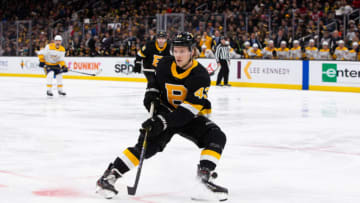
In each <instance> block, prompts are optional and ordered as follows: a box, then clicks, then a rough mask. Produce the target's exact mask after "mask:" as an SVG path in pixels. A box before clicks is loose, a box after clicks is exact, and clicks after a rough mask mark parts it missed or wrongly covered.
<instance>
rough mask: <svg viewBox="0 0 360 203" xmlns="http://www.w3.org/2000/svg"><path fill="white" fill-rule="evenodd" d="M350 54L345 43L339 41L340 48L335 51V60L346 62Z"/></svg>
mask: <svg viewBox="0 0 360 203" xmlns="http://www.w3.org/2000/svg"><path fill="white" fill-rule="evenodd" d="M348 52H349V50H348V48H346V47H345V45H344V41H343V40H339V41H338V47H336V49H335V52H334V55H333V58H334V59H336V60H338V61H343V60H345V58H346V56H347V54H348Z"/></svg>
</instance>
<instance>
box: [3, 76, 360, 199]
mask: <svg viewBox="0 0 360 203" xmlns="http://www.w3.org/2000/svg"><path fill="white" fill-rule="evenodd" d="M64 89H65V91H66V92H67V93H68V96H66V97H59V96H58V95H57V94H55V96H54V98H47V97H46V96H45V95H46V87H45V79H42V78H11V77H0V202H1V203H24V202H27V203H28V202H31V203H49V202H51V203H64V202H72V203H73V202H74V203H92V202H96V203H103V202H124V203H127V202H129V203H135V202H143V203H144V202H145V203H159V202H164V203H167V202H169V203H175V202H176V203H178V202H179V203H180V202H193V201H191V200H190V195H191V194H192V193H193V192H194V186H195V185H196V183H195V175H196V164H197V163H198V159H199V156H200V150H199V149H197V148H196V146H195V145H194V144H192V143H191V142H189V141H187V140H185V139H183V138H181V137H179V136H175V137H174V138H173V140H172V141H171V142H170V143H169V145H168V146H167V148H166V149H165V151H164V152H163V153H159V154H158V155H157V156H156V157H154V158H152V159H150V160H146V161H145V163H144V168H143V173H142V176H141V179H140V184H139V188H138V193H137V196H136V197H128V196H127V195H125V187H126V185H132V184H133V181H134V178H135V177H134V176H135V172H136V171H135V170H134V171H131V172H130V173H129V174H126V176H125V177H124V178H123V179H122V180H121V181H120V182H119V183H118V185H117V187H118V188H119V189H120V190H121V194H120V195H119V196H118V197H116V198H115V199H113V200H106V199H102V198H101V197H99V196H97V195H96V194H95V193H94V192H95V181H96V179H97V178H98V177H99V176H100V175H101V174H102V173H103V171H104V170H105V168H106V167H107V165H108V163H109V162H111V161H113V160H114V158H115V157H116V156H117V155H119V154H120V153H121V152H122V151H123V149H125V148H126V147H128V146H131V145H133V144H135V141H136V139H137V135H138V128H139V126H140V124H141V123H142V121H144V120H145V119H146V118H147V116H148V115H147V112H146V111H145V109H144V108H143V106H142V99H143V94H144V89H145V83H127V82H109V81H86V80H64ZM209 98H210V100H211V101H212V106H213V114H212V117H211V119H212V120H214V121H215V122H216V123H218V124H219V126H221V128H222V129H223V130H224V132H225V133H226V135H227V145H226V148H225V150H224V153H223V156H222V159H221V161H220V164H219V166H218V168H217V171H218V173H219V177H218V179H217V183H219V184H220V185H223V186H226V187H228V188H229V190H230V195H229V200H228V202H236V203H290V202H291V203H340V202H341V203H358V202H360V172H359V169H360V147H359V146H360V133H359V125H360V124H359V121H360V105H359V102H360V95H359V94H356V93H337V92H316V91H298V90H278V89H256V88H235V87H231V88H223V87H211V89H210V96H209Z"/></svg>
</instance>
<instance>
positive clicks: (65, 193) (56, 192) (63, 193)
mask: <svg viewBox="0 0 360 203" xmlns="http://www.w3.org/2000/svg"><path fill="white" fill-rule="evenodd" d="M32 193H33V194H35V195H38V196H45V197H78V196H81V194H80V193H79V192H77V191H75V190H71V189H50V190H38V191H33V192H32Z"/></svg>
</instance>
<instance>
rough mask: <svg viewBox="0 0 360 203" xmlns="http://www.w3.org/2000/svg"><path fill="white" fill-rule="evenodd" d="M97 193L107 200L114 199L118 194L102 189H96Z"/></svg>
mask: <svg viewBox="0 0 360 203" xmlns="http://www.w3.org/2000/svg"><path fill="white" fill-rule="evenodd" d="M96 193H97V194H99V195H101V196H103V197H104V198H106V199H112V198H113V197H115V196H116V193H115V192H113V191H111V190H105V189H102V188H101V187H98V186H97V187H96Z"/></svg>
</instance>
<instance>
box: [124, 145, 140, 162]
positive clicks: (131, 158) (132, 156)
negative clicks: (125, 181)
mask: <svg viewBox="0 0 360 203" xmlns="http://www.w3.org/2000/svg"><path fill="white" fill-rule="evenodd" d="M124 154H125V156H126V157H127V158H128V159H129V160H130V161H131V163H133V164H134V166H137V165H139V159H138V158H136V156H135V155H134V154H133V153H131V152H130V151H129V149H125V150H124Z"/></svg>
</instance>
